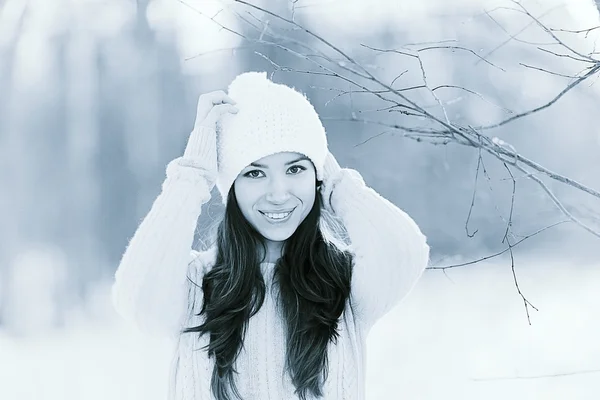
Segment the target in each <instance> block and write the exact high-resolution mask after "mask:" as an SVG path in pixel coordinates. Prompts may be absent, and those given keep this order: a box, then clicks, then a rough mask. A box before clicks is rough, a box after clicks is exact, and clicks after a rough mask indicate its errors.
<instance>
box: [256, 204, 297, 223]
mask: <svg viewBox="0 0 600 400" xmlns="http://www.w3.org/2000/svg"><path fill="white" fill-rule="evenodd" d="M295 209H296V208H295V207H294V208H292V209H291V210H279V211H260V210H259V212H260V213H261V214H262V215H263V216H264V217H265V218H266V219H267V221H269V222H271V223H281V222H285V221H287V220H288V219H289V218H290V215H292V213H293V212H294V210H295Z"/></svg>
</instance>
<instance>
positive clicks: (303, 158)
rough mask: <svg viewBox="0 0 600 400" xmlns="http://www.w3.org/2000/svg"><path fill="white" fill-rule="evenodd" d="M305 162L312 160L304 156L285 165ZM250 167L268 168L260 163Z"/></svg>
mask: <svg viewBox="0 0 600 400" xmlns="http://www.w3.org/2000/svg"><path fill="white" fill-rule="evenodd" d="M304 160H310V159H309V158H308V157H306V156H302V157H300V158H297V159H295V160H292V161H288V162H286V163H285V165H291V164H295V163H297V162H299V161H304ZM250 165H252V166H253V167H257V168H268V167H267V166H266V165H263V164H258V163H251V164H250Z"/></svg>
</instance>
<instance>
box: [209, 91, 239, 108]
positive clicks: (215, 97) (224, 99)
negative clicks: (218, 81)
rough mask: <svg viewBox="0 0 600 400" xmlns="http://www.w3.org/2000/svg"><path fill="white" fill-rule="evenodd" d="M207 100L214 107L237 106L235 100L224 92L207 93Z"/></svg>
mask: <svg viewBox="0 0 600 400" xmlns="http://www.w3.org/2000/svg"><path fill="white" fill-rule="evenodd" d="M207 100H208V102H209V103H211V104H212V105H216V104H222V103H229V104H235V103H236V102H235V100H233V99H232V98H231V97H229V96H228V95H227V93H225V92H224V91H223V90H215V91H214V92H210V93H207Z"/></svg>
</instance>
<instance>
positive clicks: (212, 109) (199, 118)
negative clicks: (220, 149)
mask: <svg viewBox="0 0 600 400" xmlns="http://www.w3.org/2000/svg"><path fill="white" fill-rule="evenodd" d="M237 111H238V109H237V107H236V106H235V100H233V99H232V98H231V97H229V96H227V94H226V93H225V92H224V91H222V90H215V91H214V92H209V93H204V94H201V95H200V97H199V98H198V107H197V111H196V123H195V124H194V129H196V128H197V127H203V128H208V129H211V130H213V131H214V130H216V124H217V121H218V120H219V118H221V116H222V115H224V114H225V113H228V112H229V113H232V114H235V113H237Z"/></svg>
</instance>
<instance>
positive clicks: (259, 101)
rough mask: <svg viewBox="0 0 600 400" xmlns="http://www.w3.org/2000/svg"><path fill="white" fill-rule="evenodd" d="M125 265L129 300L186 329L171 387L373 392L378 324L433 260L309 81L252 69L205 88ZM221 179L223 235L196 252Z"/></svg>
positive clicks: (125, 311)
mask: <svg viewBox="0 0 600 400" xmlns="http://www.w3.org/2000/svg"><path fill="white" fill-rule="evenodd" d="M166 175H167V177H166V180H165V181H164V183H163V186H162V192H161V194H160V195H159V196H158V198H157V199H156V200H155V202H154V204H153V206H152V208H151V210H150V212H149V213H148V215H147V216H146V217H145V218H144V220H143V221H142V223H141V224H140V226H139V228H138V229H137V231H136V232H135V235H134V236H133V238H132V239H131V242H130V243H129V246H128V247H127V250H126V251H125V254H124V255H123V258H122V261H121V264H120V266H119V268H118V270H117V272H116V276H115V278H116V279H115V283H114V286H113V300H114V304H115V307H116V308H117V310H118V311H119V312H120V313H121V314H122V315H123V316H124V317H125V318H127V319H130V320H132V321H134V322H136V323H137V325H138V326H139V327H141V328H142V329H144V330H149V331H159V332H165V333H166V334H169V335H171V336H173V337H175V338H177V342H178V344H177V349H176V352H175V353H176V354H175V357H174V360H173V365H172V367H171V368H172V376H171V385H170V398H171V399H177V400H184V399H185V400H209V399H217V400H224V399H242V400H255V399H256V400H269V399H271V400H287V399H327V400H339V399H364V396H365V388H364V381H365V343H366V338H367V334H368V333H369V330H370V328H371V327H372V326H373V324H374V323H375V322H376V321H377V320H378V319H379V318H380V317H382V316H383V315H384V314H386V313H387V312H388V311H389V310H390V309H391V308H392V307H394V306H395V305H396V304H398V302H399V301H400V300H401V299H402V298H403V297H404V296H405V295H406V294H407V293H408V292H409V291H410V290H411V288H412V287H413V286H414V284H415V282H416V281H417V279H418V278H419V277H420V276H421V274H422V272H423V270H424V268H425V267H426V265H427V263H428V259H429V247H428V245H427V243H426V238H425V236H424V235H423V234H422V233H421V231H420V230H419V228H418V226H417V225H416V224H415V222H414V221H413V220H412V219H411V218H410V217H409V216H408V215H407V214H406V213H404V212H403V211H402V210H400V209H398V208H397V207H395V206H394V205H393V204H392V203H390V202H389V201H388V200H386V199H384V198H382V197H381V196H380V195H378V194H377V193H376V192H375V191H374V190H373V189H371V188H369V187H367V186H366V185H365V183H364V181H363V179H362V178H361V175H360V174H359V173H358V172H356V171H354V170H351V169H346V168H341V167H340V166H339V165H338V163H337V162H336V160H335V158H334V157H333V155H332V154H331V153H330V152H329V151H328V149H327V140H326V135H325V130H324V128H323V126H322V124H321V121H320V119H319V117H318V115H317V113H316V112H315V110H314V108H313V107H312V105H311V104H310V103H309V102H308V100H307V99H306V98H305V97H304V96H303V95H302V94H301V93H299V92H297V91H295V90H294V89H292V88H289V87H287V86H285V85H281V84H276V83H274V82H272V81H270V80H269V79H267V76H266V73H257V72H249V73H244V74H242V75H239V76H238V77H237V78H236V79H235V80H234V81H233V82H232V83H231V85H230V87H229V91H228V95H226V94H225V93H224V92H222V91H217V92H212V93H209V94H205V95H202V96H200V99H199V103H198V115H197V119H196V126H195V127H194V130H193V131H192V133H191V135H190V138H189V141H188V144H187V147H186V149H185V152H184V154H183V157H180V158H177V159H175V160H173V161H171V162H170V163H169V165H168V166H167V170H166ZM215 184H216V186H217V188H218V190H219V192H220V194H221V197H222V199H223V203H224V204H225V213H224V216H223V220H222V222H221V223H220V225H219V228H218V232H217V235H216V240H215V244H214V246H212V247H211V248H210V249H209V250H207V251H202V252H198V251H194V250H191V246H192V241H193V236H194V231H195V228H196V223H197V219H198V216H199V215H200V211H201V208H202V205H203V204H204V203H206V202H207V201H208V200H209V199H210V192H211V189H212V188H213V186H214V185H215Z"/></svg>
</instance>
